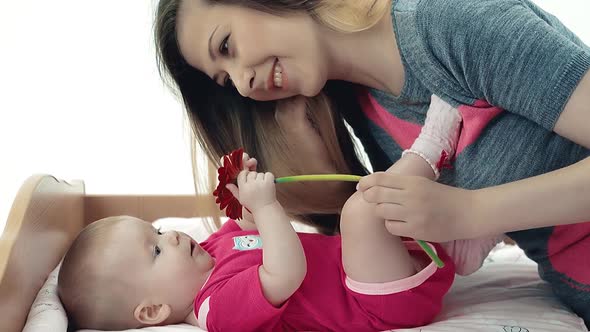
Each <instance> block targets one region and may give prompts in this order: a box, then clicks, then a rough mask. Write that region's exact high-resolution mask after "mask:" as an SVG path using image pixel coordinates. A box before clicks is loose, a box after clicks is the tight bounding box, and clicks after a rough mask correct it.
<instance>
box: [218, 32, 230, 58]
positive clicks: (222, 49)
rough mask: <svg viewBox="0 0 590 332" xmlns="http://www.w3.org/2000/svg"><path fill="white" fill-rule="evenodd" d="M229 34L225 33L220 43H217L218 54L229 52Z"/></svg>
mask: <svg viewBox="0 0 590 332" xmlns="http://www.w3.org/2000/svg"><path fill="white" fill-rule="evenodd" d="M229 36H230V35H227V37H225V38H224V39H223V41H222V42H221V45H219V54H221V55H227V54H228V53H229Z"/></svg>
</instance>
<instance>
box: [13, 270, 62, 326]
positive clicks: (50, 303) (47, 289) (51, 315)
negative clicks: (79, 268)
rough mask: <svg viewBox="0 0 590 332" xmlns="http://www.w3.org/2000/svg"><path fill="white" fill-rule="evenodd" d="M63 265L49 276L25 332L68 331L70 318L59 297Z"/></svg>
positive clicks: (36, 299) (36, 300)
mask: <svg viewBox="0 0 590 332" xmlns="http://www.w3.org/2000/svg"><path fill="white" fill-rule="evenodd" d="M60 266H61V263H60V264H58V265H57V267H56V268H55V269H54V270H53V271H52V272H51V273H50V274H49V277H47V280H46V281H45V284H43V287H41V290H39V293H37V297H36V298H35V301H34V302H33V305H32V306H31V310H30V311H29V316H28V317H27V322H26V324H25V327H24V328H23V332H46V331H56V332H59V331H66V330H67V328H68V318H67V317H66V311H65V310H64V307H63V306H62V305H61V302H60V300H59V297H58V296H57V275H58V273H59V268H60Z"/></svg>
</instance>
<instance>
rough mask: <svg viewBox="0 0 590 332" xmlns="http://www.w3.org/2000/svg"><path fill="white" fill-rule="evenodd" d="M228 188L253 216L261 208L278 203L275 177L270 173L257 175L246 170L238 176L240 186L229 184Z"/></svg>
mask: <svg viewBox="0 0 590 332" xmlns="http://www.w3.org/2000/svg"><path fill="white" fill-rule="evenodd" d="M227 188H228V189H229V190H230V191H231V193H232V194H233V195H234V197H236V198H237V199H238V200H239V201H240V203H241V204H242V205H243V206H245V207H246V208H248V209H249V210H250V211H251V212H252V213H253V214H254V213H256V211H257V210H259V209H260V208H263V207H264V206H266V205H270V204H273V203H275V202H276V201H277V197H276V189H275V177H274V175H273V174H272V173H269V172H267V173H257V172H252V171H247V170H244V171H242V172H240V174H239V175H238V186H237V187H236V186H235V185H234V184H228V185H227Z"/></svg>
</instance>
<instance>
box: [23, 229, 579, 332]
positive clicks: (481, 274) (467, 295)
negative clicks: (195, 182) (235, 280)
mask: <svg viewBox="0 0 590 332" xmlns="http://www.w3.org/2000/svg"><path fill="white" fill-rule="evenodd" d="M156 224H157V225H159V226H162V228H163V230H167V229H177V230H182V231H185V232H187V233H188V234H190V235H191V236H193V237H194V238H195V239H196V240H198V241H202V240H204V238H205V237H206V236H207V232H206V231H205V229H204V227H203V226H202V223H201V222H200V221H197V220H187V219H178V218H170V219H165V220H161V221H158V222H157V223H156ZM50 281H51V280H48V283H47V284H46V286H44V288H43V289H42V290H41V291H40V292H39V294H40V295H42V294H45V295H46V294H48V293H53V294H55V287H56V284H55V282H50ZM45 297H46V298H47V296H45ZM56 298H57V297H55V296H53V297H51V299H52V300H51V301H53V302H51V303H49V302H48V303H45V304H44V303H39V302H43V301H37V302H38V303H37V305H36V306H35V308H37V310H38V308H40V307H41V308H42V307H47V308H53V309H49V310H48V311H47V312H41V313H39V312H36V313H35V314H34V315H31V316H30V317H29V321H28V322H27V327H26V328H25V330H24V331H26V332H40V331H56V332H61V331H62V330H57V329H53V328H48V322H50V321H58V322H59V321H61V322H63V320H64V318H65V317H63V316H64V313H63V308H62V309H61V310H57V309H55V308H56V307H61V304H60V303H55V299H56ZM44 301H50V300H44ZM417 310H418V309H417ZM56 316H57V317H56ZM36 327H39V328H38V329H37V328H36ZM63 331H64V332H65V330H63ZM81 331H85V332H94V331H91V330H81ZM128 331H138V332H187V331H202V330H201V329H199V328H197V327H195V326H190V325H187V324H179V325H170V326H164V327H150V328H144V329H141V330H128ZM395 331H398V332H475V331H481V332H578V331H588V330H587V329H586V327H585V326H584V323H583V321H582V320H581V319H580V318H579V317H577V316H576V315H575V314H573V313H572V312H571V311H569V310H568V309H566V308H565V307H564V306H563V305H562V304H560V303H559V302H558V301H557V300H556V299H555V298H554V297H553V295H552V293H551V289H550V288H549V287H548V285H547V283H545V282H543V281H541V280H540V279H539V276H538V274H537V267H536V264H535V263H534V262H533V261H531V260H529V259H528V258H527V257H526V256H525V255H524V253H523V252H522V250H521V249H519V248H518V247H517V246H507V245H499V246H498V247H496V248H495V249H494V251H493V252H492V253H491V254H490V256H489V257H488V259H487V260H486V262H485V264H484V266H483V267H482V268H481V269H480V270H479V271H478V272H476V273H474V274H473V275H471V276H468V277H459V276H458V277H457V278H456V281H455V283H454V285H453V287H452V288H451V291H450V292H449V293H448V294H447V296H446V297H445V303H444V306H443V310H442V312H441V313H440V315H439V316H438V318H437V319H436V321H435V322H434V323H432V324H430V325H428V326H423V327H419V328H413V329H400V330H395Z"/></svg>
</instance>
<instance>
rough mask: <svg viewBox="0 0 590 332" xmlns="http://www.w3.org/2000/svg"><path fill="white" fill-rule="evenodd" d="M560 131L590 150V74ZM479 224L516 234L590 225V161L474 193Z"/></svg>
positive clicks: (564, 114) (563, 118)
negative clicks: (533, 230) (516, 232)
mask: <svg viewBox="0 0 590 332" xmlns="http://www.w3.org/2000/svg"><path fill="white" fill-rule="evenodd" d="M554 130H555V132H556V133H558V134H559V135H561V136H563V137H565V138H568V139H570V140H571V141H573V142H575V143H577V144H579V145H582V146H584V147H586V148H589V149H590V72H587V73H586V74H585V76H584V78H583V79H582V81H581V82H580V83H579V84H578V86H577V88H576V89H575V91H574V93H573V94H572V96H571V97H570V99H569V101H568V102H567V104H566V106H565V108H564V110H563V112H562V113H561V115H560V116H559V118H558V120H557V123H556V125H555V129H554ZM475 195H476V197H477V198H476V202H478V203H477V205H478V206H479V210H480V213H479V214H480V215H481V218H478V219H479V222H478V224H479V225H480V226H481V227H482V228H483V229H487V232H494V231H502V232H508V231H516V230H522V229H528V228H537V227H543V226H552V225H561V224H570V223H576V222H582V221H590V159H589V158H586V159H584V160H582V161H579V162H578V163H576V164H574V165H571V166H569V167H565V168H562V169H559V170H556V171H553V172H550V173H546V174H543V175H540V176H536V177H532V178H529V179H524V180H521V181H517V182H513V183H508V184H504V185H500V186H496V187H490V188H485V189H480V190H477V191H476V192H475Z"/></svg>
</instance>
